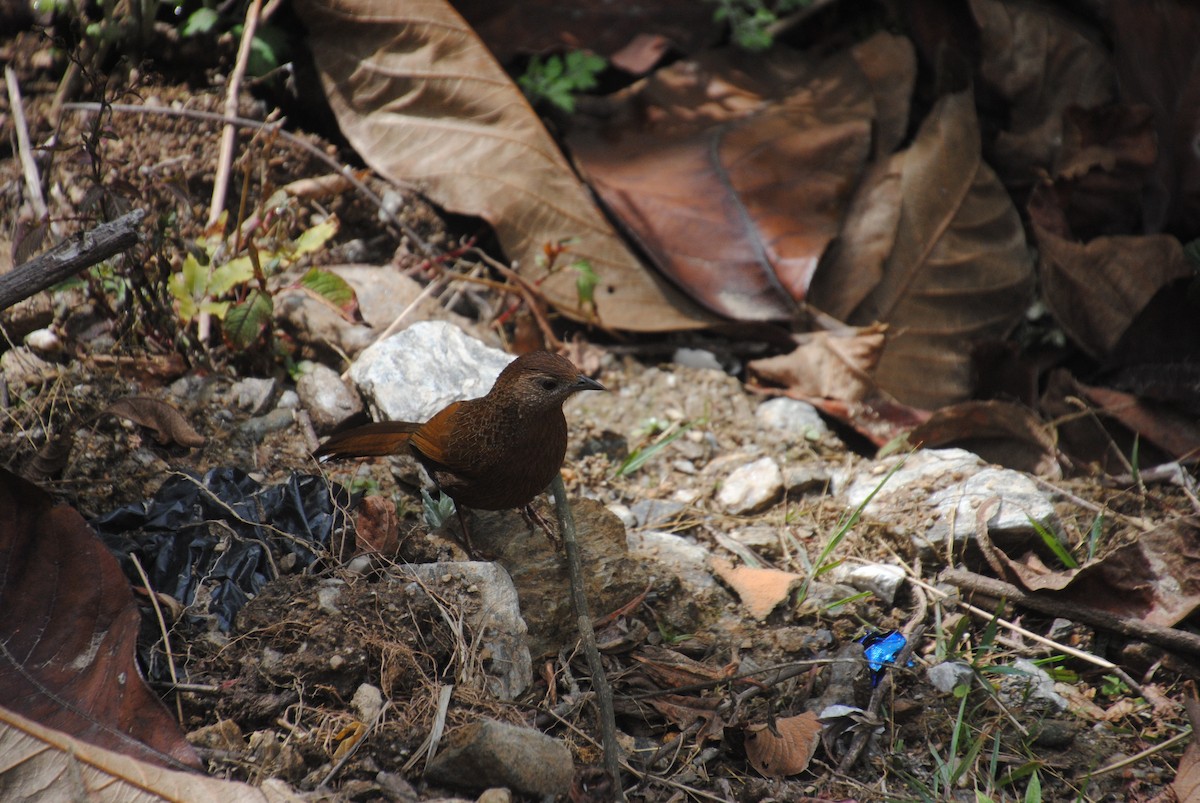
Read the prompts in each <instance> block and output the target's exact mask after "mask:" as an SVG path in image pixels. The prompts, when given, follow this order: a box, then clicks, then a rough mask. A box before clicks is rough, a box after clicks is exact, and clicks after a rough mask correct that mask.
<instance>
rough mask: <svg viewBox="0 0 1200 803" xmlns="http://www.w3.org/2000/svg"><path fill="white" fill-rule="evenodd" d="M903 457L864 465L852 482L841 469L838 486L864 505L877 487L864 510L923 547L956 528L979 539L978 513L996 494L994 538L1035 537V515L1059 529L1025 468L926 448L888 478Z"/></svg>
mask: <svg viewBox="0 0 1200 803" xmlns="http://www.w3.org/2000/svg"><path fill="white" fill-rule="evenodd" d="M900 459H901V458H899V457H895V458H890V459H887V460H884V461H880V462H879V463H878V464H877V465H876V466H874V467H873V469H872V470H870V471H863V470H862V469H861V467H860V469H859V470H858V471H857V472H856V473H855V474H854V475H853V476H852V477H850V478H849V479H848V480H847V478H846V477H845V476H844V475H838V474H837V473H836V472H835V474H834V477H833V480H834V487H835V489H838V490H839V492H840V493H841V494H842V496H843V497H844V498H845V500H846V505H847V507H849V508H856V507H858V506H859V505H861V504H863V502H864V501H865V500H866V499H867V498H868V496H870V494H871V493H872V492H873V491H875V495H874V497H872V498H871V501H870V502H869V503H868V504H867V505H866V507H865V508H864V510H863V512H864V514H865V515H867V516H870V517H871V518H874V519H877V520H879V521H883V522H886V523H889V524H893V525H895V526H897V527H899V528H902V529H905V530H906V531H907V532H908V534H909V535H910V536H911V537H912V538H913V539H914V541H915V542H916V543H917V545H918V546H920V547H922V548H930V547H937V546H939V545H941V544H942V543H943V542H944V540H945V538H946V535H947V533H949V532H951V531H952V532H953V537H954V540H955V541H956V542H962V541H965V540H967V539H969V538H971V537H973V535H974V533H975V511H977V510H978V509H979V506H980V505H982V504H983V503H984V502H986V501H987V500H988V499H990V498H992V497H998V498H999V499H1000V504H999V506H998V507H997V508H996V509H995V510H994V511H993V512H992V516H991V518H989V519H988V531H989V532H990V533H991V534H992V536H993V537H997V536H1007V537H1018V536H1027V535H1031V534H1033V532H1034V528H1033V525H1032V524H1030V522H1029V520H1030V519H1033V520H1034V521H1036V522H1038V523H1040V524H1041V525H1043V526H1045V527H1047V528H1049V529H1055V528H1056V527H1057V522H1058V518H1057V516H1056V515H1055V513H1054V504H1053V503H1052V502H1051V500H1050V498H1049V497H1048V496H1047V495H1046V494H1045V493H1043V492H1042V491H1041V489H1040V488H1039V487H1038V486H1037V484H1036V483H1035V482H1034V481H1033V480H1031V479H1030V478H1029V477H1028V476H1026V475H1025V474H1022V473H1021V472H1019V471H1013V470H1011V469H1002V468H995V467H992V466H989V465H987V464H986V463H984V462H983V460H981V459H980V458H979V457H978V456H977V455H975V454H972V453H971V452H968V451H965V450H963V449H924V450H921V451H918V452H915V453H913V454H911V455H909V456H908V459H907V460H906V462H905V464H904V466H903V467H901V468H900V469H899V470H898V471H897V472H896V473H895V474H893V475H892V476H891V477H889V478H887V479H886V482H885V477H887V471H888V470H890V469H891V467H892V466H895V465H896V462H897V461H898V460H900ZM881 483H882V484H881ZM841 488H844V490H840V489H841ZM876 489H878V490H877V491H876ZM914 514H916V515H914ZM914 521H918V522H921V523H920V524H918V525H914ZM914 526H915V527H917V529H914Z"/></svg>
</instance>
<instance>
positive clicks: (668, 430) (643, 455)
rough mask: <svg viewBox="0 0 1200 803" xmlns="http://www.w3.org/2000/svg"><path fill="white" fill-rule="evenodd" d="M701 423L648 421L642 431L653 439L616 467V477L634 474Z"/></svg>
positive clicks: (701, 422)
mask: <svg viewBox="0 0 1200 803" xmlns="http://www.w3.org/2000/svg"><path fill="white" fill-rule="evenodd" d="M703 423H704V422H703V421H688V422H685V423H680V422H678V421H674V422H672V423H670V424H664V423H663V422H661V421H659V420H658V419H656V418H651V419H649V420H648V421H647V422H646V426H645V428H644V430H643V431H644V432H645V433H646V434H647V435H653V436H655V437H654V439H653V440H651V441H650V442H649V443H646V444H645V445H644V446H639V447H638V448H637V449H634V450H633V451H632V452H630V453H629V456H628V457H626V458H625V459H624V460H623V461H621V465H619V466H617V470H616V476H618V477H627V476H629V475H630V474H632V473H634V472H635V471H637V470H638V469H640V468H641V467H642V466H644V465H646V463H648V462H649V461H650V459H651V458H653V457H654V456H655V455H656V454H658V453H659V452H661V451H662V450H663V449H665V448H667V447H668V446H670V445H671V444H672V443H674V442H675V441H677V440H678V439H679V436H680V435H682V434H683V433H685V432H687V431H688V430H689V429H691V428H692V427H693V426H695V425H696V424H703Z"/></svg>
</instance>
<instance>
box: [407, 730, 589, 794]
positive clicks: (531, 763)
mask: <svg viewBox="0 0 1200 803" xmlns="http://www.w3.org/2000/svg"><path fill="white" fill-rule="evenodd" d="M447 741H448V744H446V746H445V747H443V748H442V750H441V752H439V753H438V754H437V755H436V756H434V758H433V760H432V761H430V762H429V766H428V767H427V768H426V769H425V779H426V780H428V781H431V782H433V783H444V784H450V785H453V786H459V787H461V786H467V787H471V788H476V789H484V788H489V787H494V786H505V787H508V788H510V789H513V790H515V791H517V792H521V793H523V794H527V795H550V796H558V795H565V794H566V793H567V792H568V791H570V789H571V780H572V779H573V778H574V777H575V764H574V762H573V761H572V759H571V750H570V748H569V747H567V745H566V744H565V743H563V742H561V741H559V740H558V739H555V738H552V737H550V736H547V735H546V734H544V733H542V732H541V731H536V730H534V729H532V728H523V727H518V726H517V725H510V724H508V723H505V722H497V721H496V720H493V719H481V720H478V721H475V722H472V723H470V724H468V725H464V726H463V727H461V728H459V729H458V730H456V731H454V732H452V733H451V734H450V738H449V739H448V740H447Z"/></svg>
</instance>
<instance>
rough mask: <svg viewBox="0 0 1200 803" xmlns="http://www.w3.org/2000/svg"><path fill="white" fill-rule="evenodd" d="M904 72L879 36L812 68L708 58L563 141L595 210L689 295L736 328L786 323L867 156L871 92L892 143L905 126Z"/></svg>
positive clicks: (786, 57) (659, 78)
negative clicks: (605, 213)
mask: <svg viewBox="0 0 1200 803" xmlns="http://www.w3.org/2000/svg"><path fill="white" fill-rule="evenodd" d="M888 67H891V70H892V71H891V73H889V72H888ZM913 69H914V63H913V57H912V52H911V48H910V47H909V46H908V44H907V42H906V41H905V40H903V39H899V38H896V37H891V36H888V35H879V36H876V37H874V38H872V39H870V40H868V41H867V42H864V43H863V44H861V45H859V46H858V47H857V48H855V49H854V50H853V51H852V52H848V53H841V54H838V55H836V56H833V57H831V58H829V59H826V60H825V61H823V62H819V63H818V62H815V61H813V60H811V59H809V58H807V57H804V56H801V55H798V54H796V53H791V52H786V51H780V52H777V53H773V54H772V55H771V56H769V57H764V56H756V57H748V56H746V55H745V54H739V53H736V52H732V51H720V52H711V53H707V54H705V55H704V56H702V57H700V58H698V59H696V60H695V61H689V62H679V63H677V64H675V65H672V66H671V67H670V68H667V69H664V70H660V71H658V72H657V73H656V74H655V75H654V76H653V77H652V78H651V79H649V81H648V83H647V84H646V86H645V88H644V90H643V91H642V92H641V93H639V94H638V95H637V96H635V97H631V98H630V99H629V108H627V109H626V115H625V116H624V117H623V118H619V119H618V121H617V122H616V123H610V124H608V125H606V126H605V127H604V128H603V129H602V130H590V129H586V128H580V129H579V130H578V131H577V132H576V133H574V134H572V136H571V137H570V140H569V141H570V145H571V149H572V151H573V152H574V153H575V155H576V156H577V157H578V158H579V160H580V161H581V162H582V164H583V166H584V170H585V172H586V174H587V176H588V178H589V181H590V182H591V184H592V186H593V187H595V189H596V190H597V192H599V194H600V196H601V197H602V198H603V199H604V201H605V203H606V204H607V205H608V206H609V208H610V209H611V210H612V211H613V213H614V214H615V215H616V216H617V217H618V218H619V219H620V220H621V221H622V223H623V224H624V226H625V227H626V229H627V230H628V231H629V232H630V233H631V234H632V235H633V236H634V238H635V239H636V240H637V241H638V243H639V245H641V247H642V248H643V250H644V251H645V252H646V253H647V254H649V255H650V257H651V258H652V259H653V260H654V262H655V264H656V265H658V267H659V268H660V269H661V270H662V271H663V272H664V273H665V274H666V275H668V276H669V277H671V278H672V279H673V280H674V281H675V282H676V283H677V284H678V285H679V286H680V287H682V288H684V289H685V290H686V291H687V292H688V293H690V294H691V295H692V297H693V298H695V299H697V300H699V301H700V302H701V303H702V304H704V305H705V306H706V307H708V308H709V309H711V310H713V311H715V312H718V313H720V314H722V315H726V316H729V317H732V318H736V319H740V320H772V319H775V320H779V319H784V320H786V319H788V318H791V317H792V316H793V315H794V314H795V312H796V309H797V307H796V303H795V302H796V300H797V299H802V298H804V296H805V294H806V292H807V288H808V285H809V281H810V279H811V277H812V274H813V272H814V270H815V269H816V265H817V261H818V260H819V259H820V257H821V255H822V254H823V253H824V251H825V248H826V246H827V245H828V243H829V241H830V240H831V239H832V238H833V237H834V236H835V235H836V234H837V231H838V226H839V224H840V221H841V215H842V212H843V210H844V209H845V207H846V204H847V202H848V201H849V198H850V194H851V191H852V189H853V187H854V185H855V184H856V183H857V181H858V177H859V175H860V173H861V172H862V170H863V167H864V164H865V160H866V159H867V157H868V155H869V154H870V152H871V149H872V122H873V120H874V119H875V117H876V114H877V110H876V109H877V97H884V96H886V97H887V99H888V112H887V124H886V126H885V129H884V130H885V135H884V136H886V137H887V141H888V142H890V143H892V144H894V140H895V138H896V136H897V134H896V131H897V129H901V130H902V128H903V125H902V122H906V121H907V117H906V116H904V115H903V114H901V113H900V112H898V110H897V109H896V108H895V105H896V98H895V97H892V96H891V95H890V92H904V91H905V90H911V75H912V70H913ZM905 70H908V71H909V72H908V73H907V74H906V73H905ZM905 97H907V96H906V95H905Z"/></svg>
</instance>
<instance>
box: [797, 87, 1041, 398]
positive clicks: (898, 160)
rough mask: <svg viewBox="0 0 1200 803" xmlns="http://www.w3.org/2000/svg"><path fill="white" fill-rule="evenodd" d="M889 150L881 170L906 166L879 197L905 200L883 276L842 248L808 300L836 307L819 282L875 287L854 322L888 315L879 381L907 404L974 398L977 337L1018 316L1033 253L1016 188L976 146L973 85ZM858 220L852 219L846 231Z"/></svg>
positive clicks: (863, 211)
mask: <svg viewBox="0 0 1200 803" xmlns="http://www.w3.org/2000/svg"><path fill="white" fill-rule="evenodd" d="M892 160H893V164H892V165H890V166H889V167H888V168H887V170H886V173H885V175H890V174H898V175H899V183H898V187H897V188H896V189H897V190H898V192H888V193H885V194H884V195H883V196H882V202H884V203H887V202H891V201H892V200H895V199H897V198H898V203H899V217H898V221H897V225H896V229H895V232H896V234H895V242H894V245H893V247H892V249H891V251H890V252H889V253H888V256H887V259H886V260H885V261H884V264H883V271H882V277H881V278H880V279H879V280H878V281H875V277H874V275H873V273H874V270H875V267H874V266H872V265H870V264H859V263H858V262H857V261H856V260H855V259H853V258H848V257H847V254H846V252H843V253H842V254H841V255H840V257H839V258H836V259H832V260H829V261H828V262H822V264H821V269H820V272H819V273H823V272H825V271H827V270H828V271H832V275H831V276H829V277H827V278H826V280H825V281H824V282H823V283H821V282H820V280H819V279H817V280H814V292H813V294H812V295H811V297H810V300H811V301H812V303H813V304H814V305H815V306H817V307H818V308H820V309H823V310H826V311H830V310H831V305H830V304H828V303H826V299H824V298H822V297H820V296H818V294H817V293H816V288H817V285H818V283H821V284H822V286H824V287H826V288H828V287H830V286H831V285H835V284H837V283H845V284H850V285H855V284H857V283H859V282H863V283H865V284H866V285H867V286H869V287H870V288H871V290H870V293H869V294H868V295H866V297H865V298H863V300H862V301H861V303H859V304H857V305H856V307H855V310H854V312H853V313H852V314H851V315H850V316H849V317H848V319H847V320H846V322H847V323H850V324H857V325H864V324H869V323H873V322H876V321H881V322H884V323H887V324H889V326H890V328H889V341H888V344H887V346H886V347H885V348H884V351H883V355H882V357H881V358H880V361H879V366H878V368H877V370H876V373H875V379H876V382H877V383H878V384H879V387H880V388H881V389H883V390H884V391H885V392H887V393H889V394H891V395H892V396H894V397H895V398H897V399H898V400H900V401H901V402H904V403H906V404H910V405H914V406H918V407H925V408H928V409H934V408H937V407H941V406H943V405H946V404H952V403H954V402H957V401H963V400H965V399H967V398H969V397H970V395H971V393H972V391H973V382H972V377H971V349H972V348H973V344H974V343H977V342H983V341H987V340H994V339H1000V338H1003V337H1004V336H1005V335H1006V334H1008V332H1009V331H1010V330H1011V329H1012V328H1013V327H1014V326H1015V325H1016V324H1017V323H1018V322H1019V321H1020V320H1021V317H1022V315H1023V314H1024V313H1025V310H1026V308H1027V306H1028V303H1029V296H1030V291H1031V290H1032V287H1033V259H1032V255H1031V254H1030V252H1029V248H1028V246H1027V245H1026V243H1025V235H1024V229H1023V227H1022V225H1021V220H1020V217H1019V216H1018V215H1017V212H1016V209H1015V208H1014V207H1013V205H1012V201H1011V200H1010V199H1009V197H1008V193H1007V192H1006V191H1005V189H1004V187H1003V185H1002V184H1001V183H1000V181H999V179H997V178H996V174H995V173H993V172H992V170H991V168H989V167H988V166H987V165H986V164H984V162H983V160H982V158H981V156H980V141H979V123H978V120H977V119H976V117H975V109H974V101H973V99H972V96H971V93H970V92H959V93H955V94H952V95H947V96H945V97H943V98H942V99H941V100H939V101H938V103H937V104H936V105H935V106H934V108H933V109H932V110H931V111H930V113H929V116H928V118H927V119H926V120H925V122H924V123H923V124H922V126H921V129H920V132H919V133H918V134H917V138H916V140H915V141H914V142H913V144H912V146H911V147H910V148H909V149H908V150H907V151H904V152H902V153H899V154H896V155H895V156H894V157H892ZM884 183H886V182H884ZM878 186H880V182H876V183H875V184H872V185H869V186H867V187H865V188H864V191H865V192H868V193H871V192H873V191H876V188H877V187H878ZM858 210H859V211H858V213H859V214H860V215H866V216H870V217H874V218H877V219H879V220H884V221H886V220H888V219H889V218H890V216H891V215H892V214H894V213H891V212H889V211H888V210H886V209H885V210H880V209H873V208H871V207H870V206H869V205H866V204H861V205H859V207H858ZM856 227H859V228H862V225H861V224H859V223H857V222H855V221H850V222H848V223H847V231H853V230H854V229H855V228H856ZM875 230H878V227H875ZM876 239H878V235H877V236H876ZM851 253H852V252H851ZM831 314H835V315H836V313H831Z"/></svg>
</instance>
